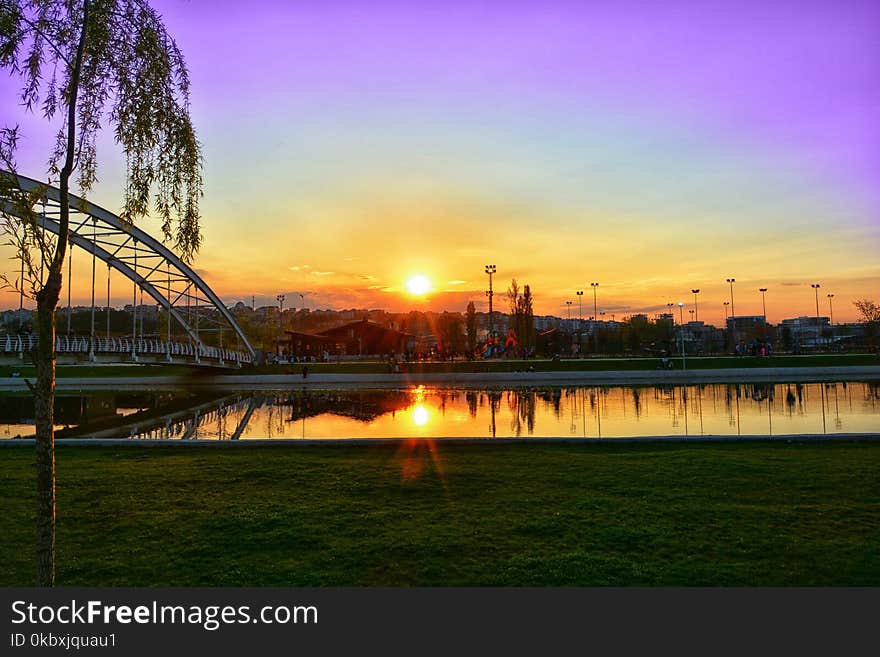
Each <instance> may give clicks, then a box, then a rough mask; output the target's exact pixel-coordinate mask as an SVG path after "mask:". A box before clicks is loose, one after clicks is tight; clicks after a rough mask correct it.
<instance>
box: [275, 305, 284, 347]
mask: <svg viewBox="0 0 880 657" xmlns="http://www.w3.org/2000/svg"><path fill="white" fill-rule="evenodd" d="M275 298H276V299H277V300H278V355H279V356H280V355H281V341H282V340H283V339H284V295H283V294H279V295H277V296H276V297H275Z"/></svg>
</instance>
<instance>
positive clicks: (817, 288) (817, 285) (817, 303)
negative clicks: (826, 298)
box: [810, 283, 822, 346]
mask: <svg viewBox="0 0 880 657" xmlns="http://www.w3.org/2000/svg"><path fill="white" fill-rule="evenodd" d="M810 287H811V288H813V292H815V293H816V345H817V346H818V345H819V288H820V287H822V286H821V285H819V284H818V283H810Z"/></svg>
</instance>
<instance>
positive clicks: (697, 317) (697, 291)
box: [691, 288, 700, 322]
mask: <svg viewBox="0 0 880 657" xmlns="http://www.w3.org/2000/svg"><path fill="white" fill-rule="evenodd" d="M691 292H693V293H694V321H695V322H696V321H697V320H698V319H699V313H698V312H697V295H698V294H699V293H700V290H699V288H697V289H695V290H691Z"/></svg>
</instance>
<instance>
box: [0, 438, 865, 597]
mask: <svg viewBox="0 0 880 657" xmlns="http://www.w3.org/2000/svg"><path fill="white" fill-rule="evenodd" d="M33 460H34V457H33V450H32V449H30V448H25V447H22V448H5V449H2V450H0V498H2V500H3V513H2V515H0V562H2V563H3V568H2V569H0V585H30V584H31V583H32V579H33V558H32V547H31V546H32V544H33V536H34V530H33V520H32V514H33V511H34V509H35V506H36V504H35V497H34V494H33V488H34V480H35V474H34V466H33ZM878 473H880V444H877V443H834V444H832V443H786V442H782V441H779V442H772V443H770V442H766V443H726V444H708V443H698V444H687V445H681V444H671V443H668V444H629V445H561V444H556V445H535V444H521V445H515V444H514V445H446V446H443V445H434V446H430V445H428V444H425V443H416V444H411V445H400V446H375V447H367V448H363V447H350V448H349V447H335V446H328V447H308V448H297V447H289V446H287V447H253V448H210V447H193V448H165V447H119V448H117V447H106V448H99V447H92V448H77V447H64V446H61V447H59V448H58V583H59V584H60V585H136V586H150V585H162V586H165V585H174V586H197V585H208V586H212V585H231V586H239V585H259V586H268V585H280V586H311V585H334V586H338V585H391V586H397V585H516V586H521V585H530V586H531V585H536V586H544V585H649V586H651V585H873V586H877V585H880V477H878Z"/></svg>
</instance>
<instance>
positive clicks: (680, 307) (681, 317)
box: [678, 301, 687, 370]
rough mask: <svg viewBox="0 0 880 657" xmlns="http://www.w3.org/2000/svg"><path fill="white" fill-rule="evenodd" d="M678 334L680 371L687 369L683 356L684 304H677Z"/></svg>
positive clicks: (680, 302)
mask: <svg viewBox="0 0 880 657" xmlns="http://www.w3.org/2000/svg"><path fill="white" fill-rule="evenodd" d="M678 334H679V335H680V336H681V369H683V370H686V369H687V361H686V360H685V355H684V302H682V301H679V302H678Z"/></svg>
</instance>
